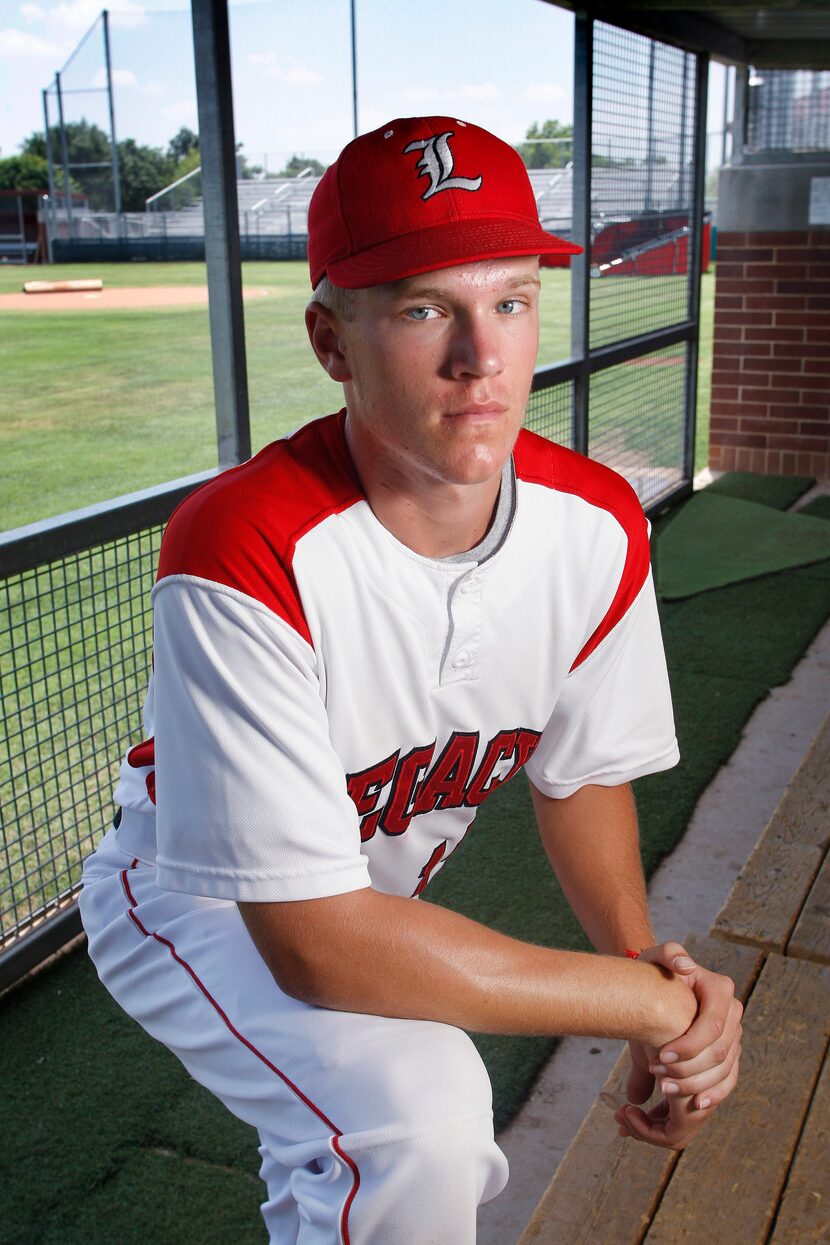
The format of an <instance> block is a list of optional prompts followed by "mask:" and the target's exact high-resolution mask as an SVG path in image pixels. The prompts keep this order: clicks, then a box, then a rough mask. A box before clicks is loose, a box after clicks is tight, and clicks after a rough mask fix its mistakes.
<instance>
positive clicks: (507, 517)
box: [439, 454, 516, 566]
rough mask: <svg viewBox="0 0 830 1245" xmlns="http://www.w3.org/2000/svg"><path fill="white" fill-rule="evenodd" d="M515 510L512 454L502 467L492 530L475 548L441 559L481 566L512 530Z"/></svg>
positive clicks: (514, 479)
mask: <svg viewBox="0 0 830 1245" xmlns="http://www.w3.org/2000/svg"><path fill="white" fill-rule="evenodd" d="M515 510H516V472H515V469H514V467H513V456H512V454H511V456H510V458H508V460H507V462H506V463H505V464H504V467H503V468H502V473H501V486H500V488H499V500H498V502H497V503H496V513H495V514H494V515H493V522H492V523H491V524H490V530H489V531H488V532H487V535H486V536H485V537H484V539H483V540H480V541H479V542H478V544H477V545H476V546H475V548H474V549H468V550H467V552H466V553H451V554H450V555H449V557H446V558H440V559H439V561H441V562H475V564H476V566H480V565H481V563H482V562H485V561H486V560H487V559H488V558H491V557H492V556H493V554H494V553H495V552H496V550H497V549H499V548H500V547H501V545H502V544H503V542H504V539H505V537H506V536H507V533H508V531H509V530H510V524H511V523H512V522H513V515H514V513H515Z"/></svg>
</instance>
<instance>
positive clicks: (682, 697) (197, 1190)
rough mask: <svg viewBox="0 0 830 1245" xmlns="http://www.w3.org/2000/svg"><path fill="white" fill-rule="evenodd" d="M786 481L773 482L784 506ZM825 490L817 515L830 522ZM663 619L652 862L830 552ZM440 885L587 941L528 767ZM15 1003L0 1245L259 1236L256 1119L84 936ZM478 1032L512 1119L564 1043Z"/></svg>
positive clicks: (647, 789)
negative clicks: (675, 747)
mask: <svg viewBox="0 0 830 1245" xmlns="http://www.w3.org/2000/svg"><path fill="white" fill-rule="evenodd" d="M727 484H728V481H727ZM777 489H778V482H777V481H775V480H773V481H771V483H770V495H773V494H774V493H775V494H776V500H777V503H778V504H779V505H780V499H781V495H782V492H781V491H780V490H779V491H778V492H777V493H776V490H777ZM721 491H723V489H722V490H721ZM827 500H828V499H817V502H813V503H810V506H809V507H808V508H807V509H808V511H810V513H812V514H813V515H814V516H817V515H821V516H823V517H824V518H825V520H827V519H830V505H828V504H826V503H827ZM818 503H821V504H818ZM775 504H776V502H773V505H775ZM661 615H662V621H663V628H664V636H665V644H666V653H667V659H668V664H669V672H670V678H671V683H672V690H673V695H674V701H675V716H676V721H677V731H678V738H679V741H680V747H681V754H682V760H681V763H680V765H679V766H677V767H676V768H675V769H673V770H669V771H666V772H665V773H661V774H653V775H649V776H648V777H646V778H642V779H639V780H638V781H637V783H635V792H636V797H637V804H638V808H639V813H640V822H641V838H642V855H643V862H644V868H645V871H646V874H647V875H648V876H650V875H651V874H652V873H653V871H654V869H655V868H656V867H657V865H658V864H659V863H660V861H661V860H662V859H663V858H664V857H665V856H666V855H667V854H668V853H669V852H670V851H671V850H672V849H673V848H674V847H675V846H676V844H677V843H678V841H679V840H680V838H681V837H682V835H683V833H684V831H685V829H686V826H687V824H688V821H689V818H690V816H691V814H692V812H693V810H694V807H695V804H696V802H697V800H698V798H699V796H700V794H701V792H702V791H703V790H704V788H705V787H706V785H707V784H708V783H709V782H710V781H711V779H712V778H713V777H714V775H715V773H716V772H717V770H718V768H719V767H720V766H721V765H722V764H723V763H724V762H725V761H726V760H727V759H728V757H729V756H730V755H731V753H732V752H733V751H734V749H735V747H736V745H737V743H738V742H739V740H740V737H741V732H742V729H743V726H744V723H745V721H746V719H747V717H748V716H749V714H750V713H751V712H752V710H753V708H754V707H755V705H756V704H758V702H759V701H761V700H763V699H764V697H765V696H766V695H767V694H768V692H769V690H770V689H771V688H772V687H775V686H776V685H778V684H780V683H782V682H785V681H786V680H787V678H788V677H789V673H790V671H791V669H792V667H793V665H794V664H795V663H796V662H797V661H798V659H799V658H800V657H801V655H802V654H803V652H804V650H805V649H806V647H807V645H808V644H809V643H810V641H811V639H812V638H813V636H814V635H815V633H816V632H817V630H818V629H819V628H820V627H821V625H822V624H823V623H824V621H825V620H826V619H827V617H828V615H830V560H828V561H824V562H818V563H815V564H813V565H810V566H806V567H801V568H799V569H796V570H788V571H782V572H779V573H777V574H773V575H768V576H765V577H763V578H759V579H753V580H751V581H746V582H742V583H737V584H733V585H730V586H729V587H724V588H721V589H717V590H714V591H711V592H707V593H703V594H700V595H697V596H694V597H689V598H687V599H685V600H681V601H664V602H662V603H661ZM760 829H761V827H759V832H760ZM725 846H726V847H727V849H728V841H726V842H725ZM741 863H742V862H741V861H740V860H735V861H731V862H730V865H731V867H734V868H735V869H737V868H738V867H739V866H740V864H741ZM427 895H428V898H429V899H430V900H431V901H433V902H438V903H441V904H445V905H446V906H449V907H452V908H454V909H456V910H457V911H460V912H462V913H465V914H467V915H468V916H470V917H472V918H474V919H476V920H479V921H482V922H484V923H485V924H488V925H491V926H493V927H494V928H497V929H500V930H503V931H504V932H505V933H508V934H510V935H513V936H515V937H519V938H522V939H525V940H527V941H531V942H536V943H539V944H544V945H548V946H561V947H568V948H572V949H588V942H587V939H586V938H585V935H584V934H583V932H582V930H581V929H580V927H579V925H578V923H577V921H576V919H575V917H574V916H573V913H572V912H571V910H570V908H569V907H568V905H567V903H566V902H565V900H564V898H563V896H562V893H561V890H560V888H559V886H558V883H557V882H556V879H555V878H554V876H553V874H552V872H551V870H550V867H549V866H548V863H547V860H546V858H545V856H544V853H543V851H542V848H541V845H540V843H539V838H538V834H537V832H536V830H535V827H534V823H533V817H532V811H531V805H530V797H529V792H528V787H527V783H526V781H525V780H524V778H523V777H520V778H517V779H515V780H514V781H513V782H512V783H510V784H508V785H507V786H506V787H504V788H502V789H501V790H500V791H498V792H497V793H496V794H495V795H494V796H493V797H492V798H491V799H490V800H489V801H488V802H487V803H486V804H485V805H484V806H483V807H482V808H481V810H480V812H479V815H478V817H477V819H476V822H475V826H474V827H473V829H472V830H471V831H470V833H469V834H468V835H467V837H466V839H465V840H464V842H463V844H462V845H461V847H460V848H459V849H458V850H457V852H456V853H455V854H454V855H453V857H452V858H451V860H450V861H449V862H448V864H447V866H446V867H445V869H444V870H443V871H442V872H441V873H440V874H439V875H438V876H437V877H436V878H435V879H434V880H433V882H432V883H431V885H430V888H429V891H428V892H427ZM676 932H677V936H678V937H683V936H684V935H685V934H686V933H688V932H689V931H687V930H685V929H678V930H677V931H676ZM4 1005H5V1006H4V1011H3V1018H2V1022H0V1061H2V1066H3V1068H4V1069H5V1072H6V1075H5V1077H4V1093H3V1107H4V1119H5V1120H6V1129H5V1135H4V1144H3V1146H2V1148H0V1245H112V1242H114V1241H118V1242H119V1245H131V1243H132V1242H133V1241H135V1242H136V1243H138V1242H139V1241H141V1243H142V1245H145V1243H146V1242H151V1243H152V1245H205V1243H206V1242H208V1243H212V1242H214V1241H215V1242H220V1241H221V1242H225V1241H228V1240H233V1241H234V1243H235V1245H257V1243H259V1245H261V1243H262V1242H263V1240H264V1230H263V1228H262V1225H261V1222H260V1219H259V1213H258V1204H259V1201H260V1199H261V1198H262V1196H264V1186H263V1185H262V1184H261V1183H260V1182H259V1180H258V1177H257V1171H258V1166H259V1157H258V1154H257V1150H256V1146H257V1138H256V1135H255V1133H254V1131H253V1130H252V1129H250V1128H249V1127H248V1126H246V1125H244V1124H242V1123H240V1122H239V1121H237V1120H236V1119H234V1118H233V1117H232V1116H231V1115H230V1114H229V1113H228V1112H227V1111H226V1110H225V1109H224V1108H223V1107H222V1106H221V1105H220V1104H219V1103H218V1102H217V1101H216V1100H214V1099H213V1098H212V1097H211V1096H210V1095H209V1094H207V1092H206V1091H204V1090H202V1089H201V1087H199V1086H198V1085H196V1084H195V1083H194V1082H192V1081H191V1080H190V1079H189V1077H188V1076H187V1074H186V1073H185V1072H184V1071H183V1069H182V1068H181V1067H180V1065H179V1064H178V1062H177V1061H176V1059H175V1058H174V1057H173V1056H172V1055H171V1054H170V1053H169V1052H168V1051H166V1050H165V1049H164V1048H163V1047H161V1046H160V1045H158V1044H157V1043H155V1042H154V1041H152V1040H151V1039H150V1038H149V1037H147V1036H146V1035H145V1034H144V1033H143V1031H142V1030H141V1029H140V1028H139V1027H138V1026H137V1025H135V1024H134V1023H133V1022H132V1021H131V1020H129V1019H128V1018H127V1017H126V1016H125V1015H124V1014H123V1013H122V1012H121V1011H120V1010H119V1008H118V1007H117V1006H116V1005H115V1003H113V1002H112V1000H111V999H110V998H109V996H108V995H107V993H106V992H105V991H104V989H103V988H102V987H101V986H100V984H99V983H98V981H97V978H96V975H95V972H94V969H93V967H92V965H91V963H90V962H89V960H88V958H87V957H86V954H85V952H84V951H83V950H82V951H80V952H75V953H73V954H70V955H68V956H67V957H65V958H64V959H63V960H61V961H59V962H58V963H57V964H56V965H55V966H54V967H53V968H51V969H50V970H48V971H46V972H44V973H42V974H40V975H39V976H37V977H35V978H34V979H32V980H31V981H29V982H26V983H24V984H23V985H21V987H19V988H18V989H16V990H14V991H12V992H11V993H10V994H9V995H7V996H6V998H5V999H4ZM473 1040H474V1041H475V1043H476V1045H477V1046H478V1048H479V1050H480V1051H481V1054H482V1057H483V1058H484V1061H485V1063H486V1065H487V1068H488V1071H489V1073H490V1077H491V1080H492V1082H493V1090H494V1103H495V1115H496V1122H497V1127H498V1128H502V1127H504V1125H505V1124H506V1123H507V1122H508V1121H509V1120H510V1119H511V1118H512V1116H513V1115H514V1114H515V1112H516V1111H517V1110H518V1108H519V1107H520V1106H521V1104H522V1102H523V1101H524V1100H525V1098H526V1096H527V1094H528V1092H529V1090H530V1088H531V1087H532V1085H533V1082H534V1080H535V1079H536V1076H537V1075H538V1073H539V1071H540V1069H541V1067H542V1065H543V1064H544V1062H545V1061H546V1060H547V1058H548V1057H549V1056H550V1054H551V1052H552V1050H553V1049H554V1047H555V1046H556V1039H551V1038H522V1037H504V1036H492V1035H481V1034H475V1035H473Z"/></svg>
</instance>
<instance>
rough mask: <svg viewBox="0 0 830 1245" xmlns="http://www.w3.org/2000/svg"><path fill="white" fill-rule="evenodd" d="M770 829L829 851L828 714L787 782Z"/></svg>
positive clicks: (829, 778)
mask: <svg viewBox="0 0 830 1245" xmlns="http://www.w3.org/2000/svg"><path fill="white" fill-rule="evenodd" d="M770 825H771V827H772V833H773V834H775V835H777V837H778V838H782V839H788V840H789V841H790V842H793V843H805V844H808V843H810V844H812V845H813V846H814V847H820V848H821V849H822V850H823V851H826V850H827V848H828V847H830V714H828V715H827V717H826V718H825V719H824V722H823V723H822V725H821V727H820V728H819V731H818V733H817V735H816V737H815V739H814V740H813V743H812V744H811V746H810V748H809V750H808V752H807V754H806V756H805V757H804V760H803V761H802V762H801V765H800V766H799V767H798V769H797V770H796V772H795V774H794V775H793V777H792V778H791V779H790V782H789V783H788V785H787V789H786V791H785V792H784V794H783V796H782V797H781V800H780V801H779V803H778V807H777V808H776V810H775V812H774V813H773V815H772V817H771V819H770Z"/></svg>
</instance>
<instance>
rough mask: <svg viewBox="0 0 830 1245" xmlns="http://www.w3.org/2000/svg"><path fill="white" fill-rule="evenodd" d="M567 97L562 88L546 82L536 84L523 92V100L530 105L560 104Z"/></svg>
mask: <svg viewBox="0 0 830 1245" xmlns="http://www.w3.org/2000/svg"><path fill="white" fill-rule="evenodd" d="M567 97H568V96H567V92H566V90H565V88H564V87H563V86H555V85H553V84H552V83H548V82H537V83H535V84H534V85H533V86H529V87H528V88H527V90H526V91H525V92H524V98H525V99H526V100H529V101H530V103H532V104H561V103H563V101H564V100H565V99H566V98H567Z"/></svg>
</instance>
